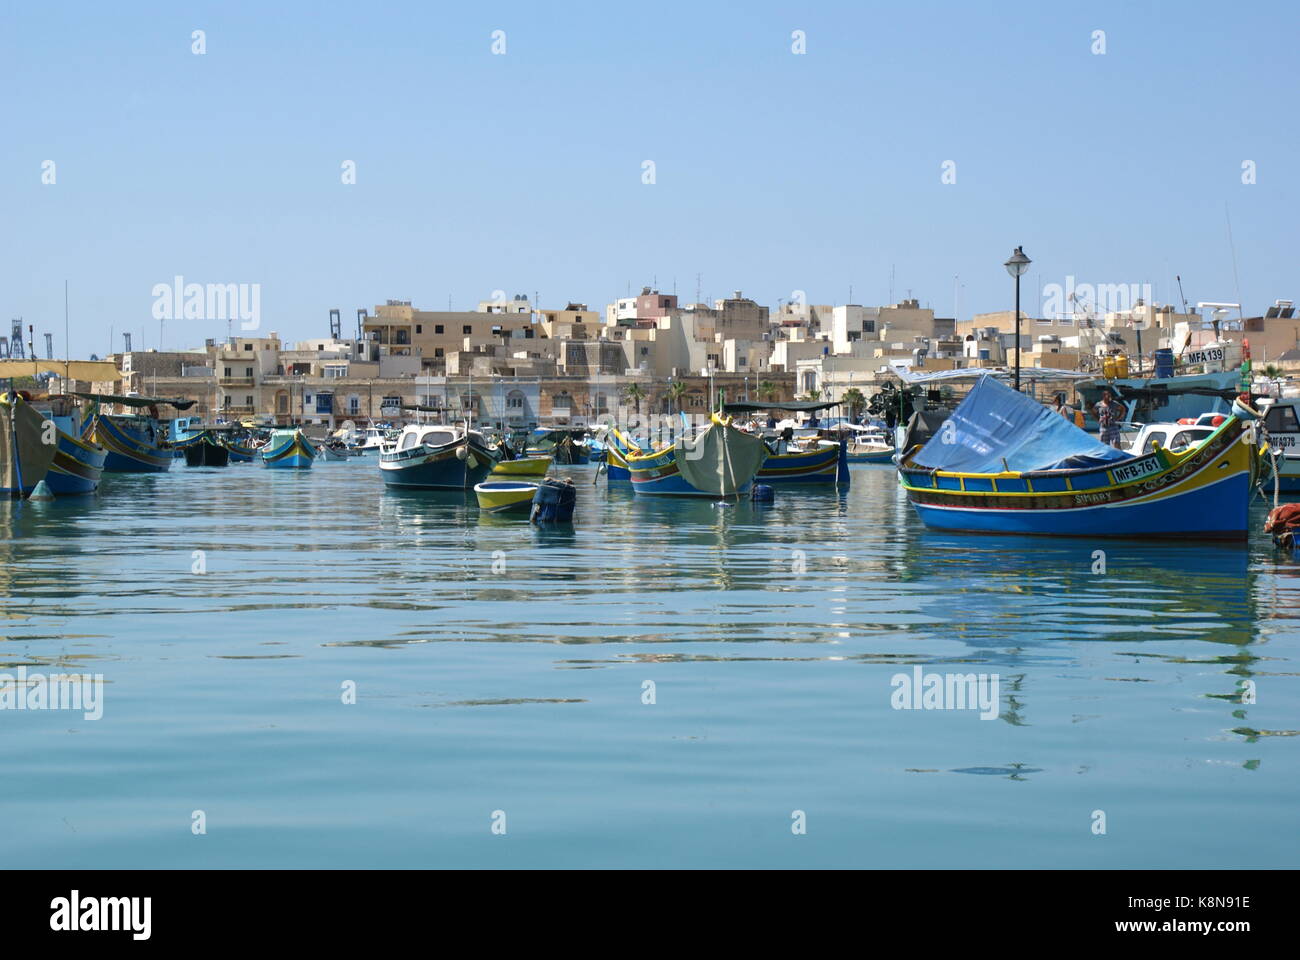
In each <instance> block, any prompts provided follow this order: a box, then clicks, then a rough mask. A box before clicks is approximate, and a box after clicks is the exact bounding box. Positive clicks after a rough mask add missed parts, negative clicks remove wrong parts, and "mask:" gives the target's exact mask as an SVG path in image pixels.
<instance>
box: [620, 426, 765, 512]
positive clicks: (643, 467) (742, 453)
mask: <svg viewBox="0 0 1300 960" xmlns="http://www.w3.org/2000/svg"><path fill="white" fill-rule="evenodd" d="M767 457H768V448H767V445H766V444H765V443H764V442H763V438H762V437H759V436H756V435H754V434H752V433H745V432H744V431H742V430H739V429H737V428H736V427H735V426H733V425H732V423H731V418H730V417H725V418H724V417H719V416H718V415H717V414H714V415H712V416H711V417H710V422H709V425H708V426H707V427H705V428H704V430H703V431H701V432H700V433H699V434H697V435H696V436H694V437H682V438H680V439H678V440H677V441H676V442H675V443H673V444H672V445H671V446H667V447H664V448H663V449H661V450H657V451H655V452H653V453H644V454H636V453H628V454H626V455H625V457H624V460H625V461H626V463H627V468H628V471H629V473H630V474H631V479H632V489H633V490H634V491H635V492H636V493H638V494H652V495H653V494H658V495H668V496H679V497H680V496H686V497H735V496H743V495H745V494H747V493H749V490H750V487H751V486H752V485H753V483H754V477H755V476H756V475H757V474H758V471H759V468H760V467H762V466H763V461H764V460H766V459H767Z"/></svg>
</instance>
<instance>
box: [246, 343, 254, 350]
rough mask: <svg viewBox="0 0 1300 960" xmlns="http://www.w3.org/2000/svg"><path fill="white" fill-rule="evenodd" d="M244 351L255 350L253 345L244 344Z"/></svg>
mask: <svg viewBox="0 0 1300 960" xmlns="http://www.w3.org/2000/svg"><path fill="white" fill-rule="evenodd" d="M244 349H245V350H252V349H253V345H252V344H251V343H246V344H244Z"/></svg>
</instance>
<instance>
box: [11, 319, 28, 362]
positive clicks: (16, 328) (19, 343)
mask: <svg viewBox="0 0 1300 960" xmlns="http://www.w3.org/2000/svg"><path fill="white" fill-rule="evenodd" d="M9 355H10V356H11V357H13V358H14V359H15V360H22V359H24V358H25V357H26V354H25V353H24V352H23V318H22V317H14V321H13V333H11V334H10V336H9Z"/></svg>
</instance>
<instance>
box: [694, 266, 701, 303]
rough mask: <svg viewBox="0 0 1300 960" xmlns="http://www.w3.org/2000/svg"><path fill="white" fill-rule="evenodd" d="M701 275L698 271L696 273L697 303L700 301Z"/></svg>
mask: <svg viewBox="0 0 1300 960" xmlns="http://www.w3.org/2000/svg"><path fill="white" fill-rule="evenodd" d="M700 277H701V274H698V273H697V274H696V275H695V302H696V303H699V302H700Z"/></svg>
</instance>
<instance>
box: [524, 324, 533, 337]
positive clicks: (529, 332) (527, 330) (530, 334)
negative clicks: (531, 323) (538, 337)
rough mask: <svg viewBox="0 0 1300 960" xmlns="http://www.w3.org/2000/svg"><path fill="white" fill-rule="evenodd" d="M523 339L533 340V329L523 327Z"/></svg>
mask: <svg viewBox="0 0 1300 960" xmlns="http://www.w3.org/2000/svg"><path fill="white" fill-rule="evenodd" d="M524 339H525V340H531V339H533V328H532V327H525V328H524Z"/></svg>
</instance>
